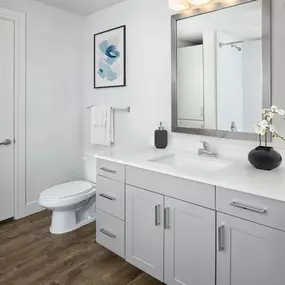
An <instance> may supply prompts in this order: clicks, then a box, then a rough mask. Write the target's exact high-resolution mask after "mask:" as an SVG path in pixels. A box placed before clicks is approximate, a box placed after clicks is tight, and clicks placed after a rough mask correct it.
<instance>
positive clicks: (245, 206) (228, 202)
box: [216, 187, 285, 231]
mask: <svg viewBox="0 0 285 285" xmlns="http://www.w3.org/2000/svg"><path fill="white" fill-rule="evenodd" d="M216 193H217V199H216V205H217V211H219V212H223V213H226V214H230V215H233V216H236V217H240V218H242V219H246V220H249V221H253V222H256V223H259V224H262V225H266V226H269V227H273V228H276V229H279V230H283V231H285V203H283V202H281V201H276V200H271V199H267V198H263V197H259V196H255V195H251V194H246V193H243V192H238V191H233V190H229V189H225V188H221V187H217V191H216Z"/></svg>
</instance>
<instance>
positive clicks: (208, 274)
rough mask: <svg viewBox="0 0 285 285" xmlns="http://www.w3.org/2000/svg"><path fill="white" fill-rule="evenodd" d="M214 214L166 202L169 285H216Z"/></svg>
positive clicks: (173, 202) (172, 200)
mask: <svg viewBox="0 0 285 285" xmlns="http://www.w3.org/2000/svg"><path fill="white" fill-rule="evenodd" d="M215 228H216V226H215V212H214V211H212V210H208V209H205V208H202V207H198V206H195V205H192V204H189V203H185V202H182V201H179V200H176V199H171V198H165V270H164V276H165V278H164V282H165V283H166V284H168V285H182V284H183V285H215V262H216V260H215V255H216V246H215V233H216V229H215Z"/></svg>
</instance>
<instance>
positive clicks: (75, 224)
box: [50, 210, 96, 235]
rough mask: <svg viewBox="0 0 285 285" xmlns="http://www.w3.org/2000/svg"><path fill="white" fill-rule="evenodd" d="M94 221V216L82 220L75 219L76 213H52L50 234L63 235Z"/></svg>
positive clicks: (73, 211)
mask: <svg viewBox="0 0 285 285" xmlns="http://www.w3.org/2000/svg"><path fill="white" fill-rule="evenodd" d="M94 221H96V215H95V214H93V216H88V217H86V218H85V219H84V220H82V219H80V220H79V221H77V219H76V211H75V210H71V211H63V212H57V211H53V213H52V221H51V227H50V232H51V233H52V234H56V235H58V234H65V233H68V232H72V231H74V230H76V229H78V228H80V227H83V226H85V225H87V224H89V223H92V222H94Z"/></svg>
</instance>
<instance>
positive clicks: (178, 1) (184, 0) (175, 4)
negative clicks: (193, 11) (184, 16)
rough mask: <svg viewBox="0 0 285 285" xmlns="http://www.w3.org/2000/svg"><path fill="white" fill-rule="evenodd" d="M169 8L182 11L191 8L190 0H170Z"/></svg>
mask: <svg viewBox="0 0 285 285" xmlns="http://www.w3.org/2000/svg"><path fill="white" fill-rule="evenodd" d="M169 8H170V9H171V10H174V11H182V10H185V9H188V8H189V2H188V0H169Z"/></svg>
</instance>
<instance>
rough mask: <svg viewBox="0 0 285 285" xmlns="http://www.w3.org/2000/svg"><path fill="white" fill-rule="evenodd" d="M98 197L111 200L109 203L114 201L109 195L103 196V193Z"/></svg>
mask: <svg viewBox="0 0 285 285" xmlns="http://www.w3.org/2000/svg"><path fill="white" fill-rule="evenodd" d="M99 196H100V197H102V198H105V199H108V200H111V201H116V197H113V196H110V195H108V194H105V193H100V194H99Z"/></svg>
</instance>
